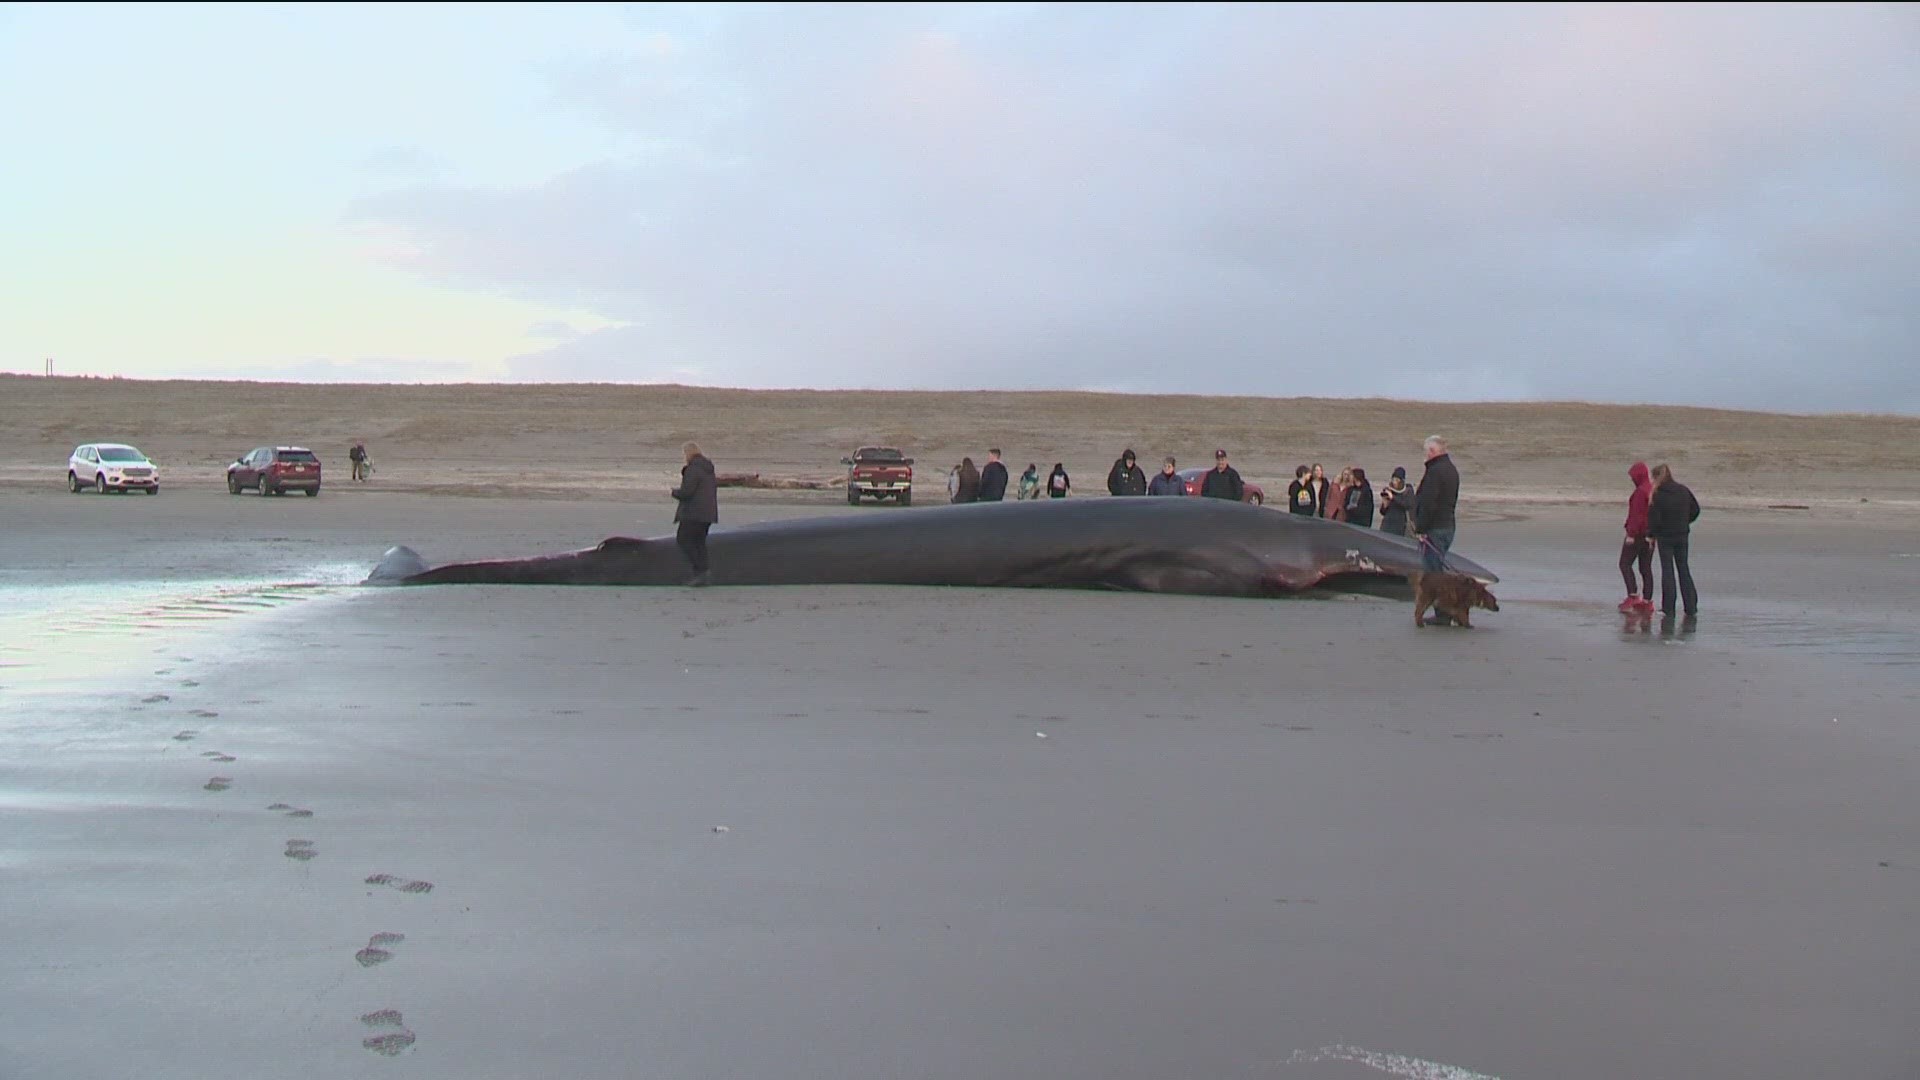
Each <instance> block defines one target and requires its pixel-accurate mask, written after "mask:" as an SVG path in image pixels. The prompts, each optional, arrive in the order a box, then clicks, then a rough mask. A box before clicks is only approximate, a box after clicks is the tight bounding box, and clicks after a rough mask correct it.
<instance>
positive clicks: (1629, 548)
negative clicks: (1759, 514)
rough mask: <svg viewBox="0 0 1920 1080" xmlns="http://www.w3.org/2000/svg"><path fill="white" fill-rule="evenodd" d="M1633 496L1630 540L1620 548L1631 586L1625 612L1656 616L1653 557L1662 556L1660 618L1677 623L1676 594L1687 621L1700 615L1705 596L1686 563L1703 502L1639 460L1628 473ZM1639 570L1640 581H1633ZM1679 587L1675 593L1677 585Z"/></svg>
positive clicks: (1661, 469) (1661, 468) (1667, 473)
mask: <svg viewBox="0 0 1920 1080" xmlns="http://www.w3.org/2000/svg"><path fill="white" fill-rule="evenodd" d="M1627 477H1628V479H1630V480H1632V481H1633V494H1631V495H1629V496H1627V535H1626V538H1625V539H1624V540H1622V541H1621V543H1620V576H1621V577H1623V578H1625V579H1626V582H1627V598H1626V599H1625V600H1622V601H1620V610H1621V611H1623V612H1625V613H1626V614H1629V615H1635V614H1643V615H1650V614H1652V613H1653V557H1654V555H1655V553H1656V552H1657V553H1658V554H1659V556H1660V613H1661V614H1662V615H1663V616H1665V617H1666V618H1669V619H1671V618H1673V614H1674V593H1675V592H1676V591H1677V592H1678V593H1679V600H1680V608H1681V610H1682V611H1683V612H1684V613H1685V614H1686V617H1687V618H1688V619H1695V618H1698V617H1699V615H1700V593H1699V590H1697V589H1695V588H1694V585H1693V568H1692V567H1691V566H1690V565H1688V562H1687V546H1688V541H1689V540H1690V539H1691V538H1692V534H1693V523H1694V522H1695V521H1697V520H1699V518H1700V500H1699V499H1696V498H1694V495H1693V491H1692V489H1690V488H1688V487H1687V486H1686V485H1685V484H1682V483H1681V482H1680V481H1678V480H1675V479H1674V478H1673V470H1672V469H1671V468H1669V467H1667V466H1666V465H1655V466H1654V467H1653V468H1652V469H1651V470H1649V469H1648V468H1647V463H1646V462H1644V461H1636V462H1634V463H1633V467H1632V468H1630V469H1628V470H1627ZM1636 566H1638V567H1639V570H1640V580H1639V581H1638V582H1635V581H1634V577H1633V571H1634V568H1635V567H1636ZM1676 585H1677V586H1678V589H1677V590H1676V588H1675V586H1676Z"/></svg>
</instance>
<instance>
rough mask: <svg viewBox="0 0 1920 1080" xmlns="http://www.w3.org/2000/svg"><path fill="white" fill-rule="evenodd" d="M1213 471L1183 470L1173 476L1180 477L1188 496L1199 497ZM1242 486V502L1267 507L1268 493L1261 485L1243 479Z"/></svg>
mask: <svg viewBox="0 0 1920 1080" xmlns="http://www.w3.org/2000/svg"><path fill="white" fill-rule="evenodd" d="M1212 471H1213V470H1212V469H1200V468H1194V469H1181V470H1180V471H1179V472H1177V473H1174V474H1173V475H1175V476H1177V477H1179V478H1180V482H1181V483H1183V484H1185V485H1187V494H1189V495H1195V496H1197V495H1199V494H1200V485H1201V484H1203V483H1205V482H1206V479H1207V474H1208V473H1210V472H1212ZM1240 485H1241V486H1242V487H1244V488H1246V492H1245V493H1244V494H1243V495H1241V497H1240V501H1241V502H1250V503H1252V504H1253V505H1255V506H1264V505H1266V502H1267V493H1266V491H1265V490H1264V489H1263V488H1261V486H1260V485H1259V484H1256V483H1254V482H1253V481H1251V480H1247V479H1245V478H1242V479H1241V481H1240Z"/></svg>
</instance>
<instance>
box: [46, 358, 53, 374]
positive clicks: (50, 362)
mask: <svg viewBox="0 0 1920 1080" xmlns="http://www.w3.org/2000/svg"><path fill="white" fill-rule="evenodd" d="M47 378H49V379H51V378H53V357H51V356H49V357H47Z"/></svg>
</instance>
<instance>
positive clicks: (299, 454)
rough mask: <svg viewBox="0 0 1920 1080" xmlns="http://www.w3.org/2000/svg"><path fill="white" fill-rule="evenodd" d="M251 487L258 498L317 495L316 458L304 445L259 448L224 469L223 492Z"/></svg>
mask: <svg viewBox="0 0 1920 1080" xmlns="http://www.w3.org/2000/svg"><path fill="white" fill-rule="evenodd" d="M248 488H252V489H254V490H256V491H258V492H259V493H260V494H262V495H284V494H286V493H287V492H289V491H304V492H306V493H307V494H308V495H318V494H320V459H319V458H318V457H316V456H314V453H313V451H311V450H309V449H307V448H306V447H304V446H262V447H260V448H258V449H256V450H254V451H252V452H250V453H249V454H247V456H246V457H243V458H241V459H240V460H239V461H236V462H234V463H233V464H231V465H229V466H227V492H228V494H231V495H238V494H240V493H241V492H242V491H245V490H247V489H248Z"/></svg>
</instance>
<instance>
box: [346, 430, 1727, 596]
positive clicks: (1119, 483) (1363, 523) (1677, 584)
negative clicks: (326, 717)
mask: <svg viewBox="0 0 1920 1080" xmlns="http://www.w3.org/2000/svg"><path fill="white" fill-rule="evenodd" d="M355 449H356V450H361V448H360V447H359V446H358V444H356V446H355ZM1424 449H1425V452H1426V466H1425V469H1424V471H1423V472H1422V473H1421V476H1420V484H1419V486H1418V487H1409V486H1408V485H1407V470H1406V469H1405V468H1396V469H1394V470H1393V477H1392V479H1390V480H1388V481H1387V483H1386V485H1385V486H1384V487H1382V488H1381V489H1380V492H1379V496H1378V498H1377V500H1376V498H1375V495H1374V492H1373V488H1372V485H1371V484H1370V483H1369V482H1368V480H1367V473H1366V470H1365V469H1362V468H1359V467H1357V466H1356V467H1353V468H1348V469H1344V470H1342V471H1341V472H1340V474H1339V475H1338V476H1336V477H1335V478H1334V479H1333V480H1332V481H1328V480H1327V475H1326V470H1325V469H1324V468H1322V467H1321V466H1319V465H1302V466H1300V467H1299V468H1298V469H1296V470H1294V479H1293V483H1292V485H1291V486H1290V487H1289V488H1288V492H1287V509H1288V510H1289V511H1290V512H1292V513H1295V514H1299V515H1302V516H1312V517H1322V518H1328V519H1331V520H1334V521H1344V522H1346V523H1347V524H1349V525H1354V526H1358V527H1360V528H1372V527H1373V523H1374V516H1375V510H1376V509H1378V511H1379V519H1380V525H1379V527H1380V529H1381V530H1382V531H1385V532H1390V533H1394V534H1396V535H1401V536H1408V535H1410V536H1412V537H1413V538H1414V539H1415V540H1417V541H1418V542H1419V544H1420V556H1421V563H1422V565H1423V566H1424V567H1425V568H1426V569H1427V570H1429V571H1443V570H1445V569H1447V553H1448V552H1449V551H1451V550H1452V548H1453V540H1454V536H1455V533H1456V531H1457V529H1458V519H1457V517H1456V510H1457V508H1458V506H1459V502H1460V470H1459V468H1458V467H1456V466H1455V465H1454V463H1453V457H1452V455H1451V454H1449V453H1448V451H1447V440H1446V439H1445V438H1443V437H1441V436H1439V435H1430V436H1428V437H1427V440H1426V442H1425V444H1424ZM682 450H683V452H684V456H685V458H686V467H685V468H683V469H681V471H680V486H679V487H677V488H674V489H673V491H672V492H671V494H672V496H673V498H674V500H675V501H676V502H678V503H679V509H677V510H676V511H675V512H674V515H673V520H674V522H675V524H676V525H677V526H678V534H677V537H676V539H677V541H678V543H679V545H680V549H681V550H682V551H684V552H685V553H686V556H687V561H688V563H690V564H691V565H692V567H693V572H694V577H693V582H692V583H693V584H695V585H705V584H706V583H707V580H708V566H707V532H708V530H709V529H711V528H712V527H713V525H714V523H715V522H717V521H719V520H720V510H719V499H718V490H717V489H718V482H717V479H716V476H715V474H714V469H713V462H711V461H709V460H708V459H707V457H706V456H705V455H704V454H702V453H701V452H700V448H699V447H698V446H696V445H694V444H693V443H687V444H686V445H685V446H684V447H683V448H682ZM364 453H365V451H364V450H361V455H362V456H364ZM1213 462H1214V464H1213V468H1211V469H1209V470H1207V473H1206V475H1205V477H1204V478H1203V479H1202V480H1201V482H1200V491H1199V494H1200V495H1201V496H1203V497H1206V498H1216V499H1231V500H1233V501H1235V502H1239V501H1242V500H1243V499H1244V498H1245V492H1246V485H1245V482H1244V481H1242V480H1241V479H1240V473H1239V472H1238V471H1237V470H1235V469H1234V467H1233V465H1232V463H1231V462H1230V461H1229V460H1228V458H1227V452H1226V451H1225V450H1215V451H1214V452H1213ZM357 464H358V461H356V465H357ZM1627 475H1628V477H1629V478H1630V479H1631V480H1632V481H1633V494H1632V495H1630V496H1629V497H1628V499H1627V523H1626V537H1625V539H1624V540H1623V541H1622V543H1621V548H1620V574H1621V576H1622V577H1623V578H1625V579H1626V583H1627V598H1626V599H1625V600H1623V601H1621V602H1620V610H1621V611H1623V612H1627V613H1629V614H1635V613H1643V612H1646V613H1650V612H1651V611H1652V610H1653V559H1654V556H1655V555H1656V554H1657V555H1658V556H1659V559H1660V606H1661V610H1662V612H1663V613H1664V614H1665V615H1666V616H1668V617H1672V616H1673V614H1674V609H1675V606H1676V605H1675V601H1676V599H1678V601H1679V606H1680V608H1681V610H1683V611H1684V612H1685V615H1686V617H1687V618H1688V619H1693V618H1696V617H1697V616H1698V615H1699V611H1700V597H1699V593H1698V591H1697V590H1696V589H1695V587H1694V583H1693V571H1692V568H1691V567H1690V565H1689V564H1688V558H1687V556H1688V541H1689V539H1690V536H1691V533H1692V530H1693V523H1694V522H1695V521H1696V520H1698V519H1699V517H1700V501H1699V500H1698V499H1697V498H1695V497H1694V494H1693V492H1692V491H1691V490H1690V489H1688V488H1687V486H1686V485H1684V484H1682V483H1680V482H1679V481H1678V480H1675V479H1674V477H1673V470H1672V469H1671V468H1669V467H1668V466H1666V465H1656V466H1654V467H1653V468H1652V469H1649V468H1647V465H1646V463H1645V462H1642V461H1636V462H1634V463H1633V467H1632V468H1631V469H1629V470H1628V471H1627ZM1008 479H1009V478H1008V473H1007V467H1006V465H1005V463H1003V462H1002V461H1001V460H1000V450H999V448H997V447H996V448H994V449H991V450H988V451H987V464H986V467H985V468H975V467H974V464H973V459H972V458H965V459H962V461H961V462H960V465H959V466H958V467H957V468H955V469H954V470H953V472H952V474H950V476H949V479H948V491H949V495H950V497H951V498H952V500H953V501H954V502H957V503H958V502H1000V501H1002V500H1004V499H1006V497H1007V488H1008ZM1041 487H1042V485H1041V482H1040V470H1039V466H1038V465H1035V464H1029V465H1028V466H1027V468H1026V471H1025V472H1024V473H1022V474H1021V476H1020V482H1019V486H1018V487H1016V488H1015V489H1014V491H1015V495H1014V497H1015V498H1016V499H1033V498H1039V497H1040V496H1039V492H1040V490H1041ZM1045 490H1046V494H1047V496H1048V497H1049V498H1055V499H1064V498H1066V497H1067V495H1068V493H1069V492H1071V491H1072V490H1073V481H1072V480H1071V479H1070V478H1069V477H1068V475H1067V470H1066V466H1065V465H1064V464H1062V463H1060V462H1055V463H1054V466H1053V471H1052V472H1051V473H1050V474H1049V475H1048V477H1047V480H1046V484H1045ZM1107 491H1108V493H1109V494H1111V495H1116V496H1133V495H1145V496H1158V495H1185V494H1187V484H1186V481H1185V480H1184V479H1182V478H1181V477H1180V476H1179V467H1178V463H1177V462H1176V461H1175V460H1174V459H1173V458H1171V457H1169V458H1167V459H1166V461H1165V462H1163V463H1162V465H1161V468H1160V472H1159V473H1158V474H1157V475H1155V476H1154V477H1153V478H1152V479H1151V480H1149V479H1148V478H1147V476H1146V474H1145V472H1144V471H1143V470H1142V469H1141V468H1140V465H1139V459H1138V457H1137V456H1136V455H1135V454H1134V452H1133V451H1132V450H1128V451H1126V452H1125V453H1124V454H1122V455H1121V456H1120V459H1119V460H1118V461H1115V462H1114V463H1113V469H1112V470H1111V471H1110V472H1109V473H1108V474H1107ZM1636 567H1637V568H1638V570H1639V572H1640V576H1639V580H1638V581H1636V580H1635V577H1634V570H1635V569H1636ZM1443 617H1444V616H1443Z"/></svg>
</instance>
